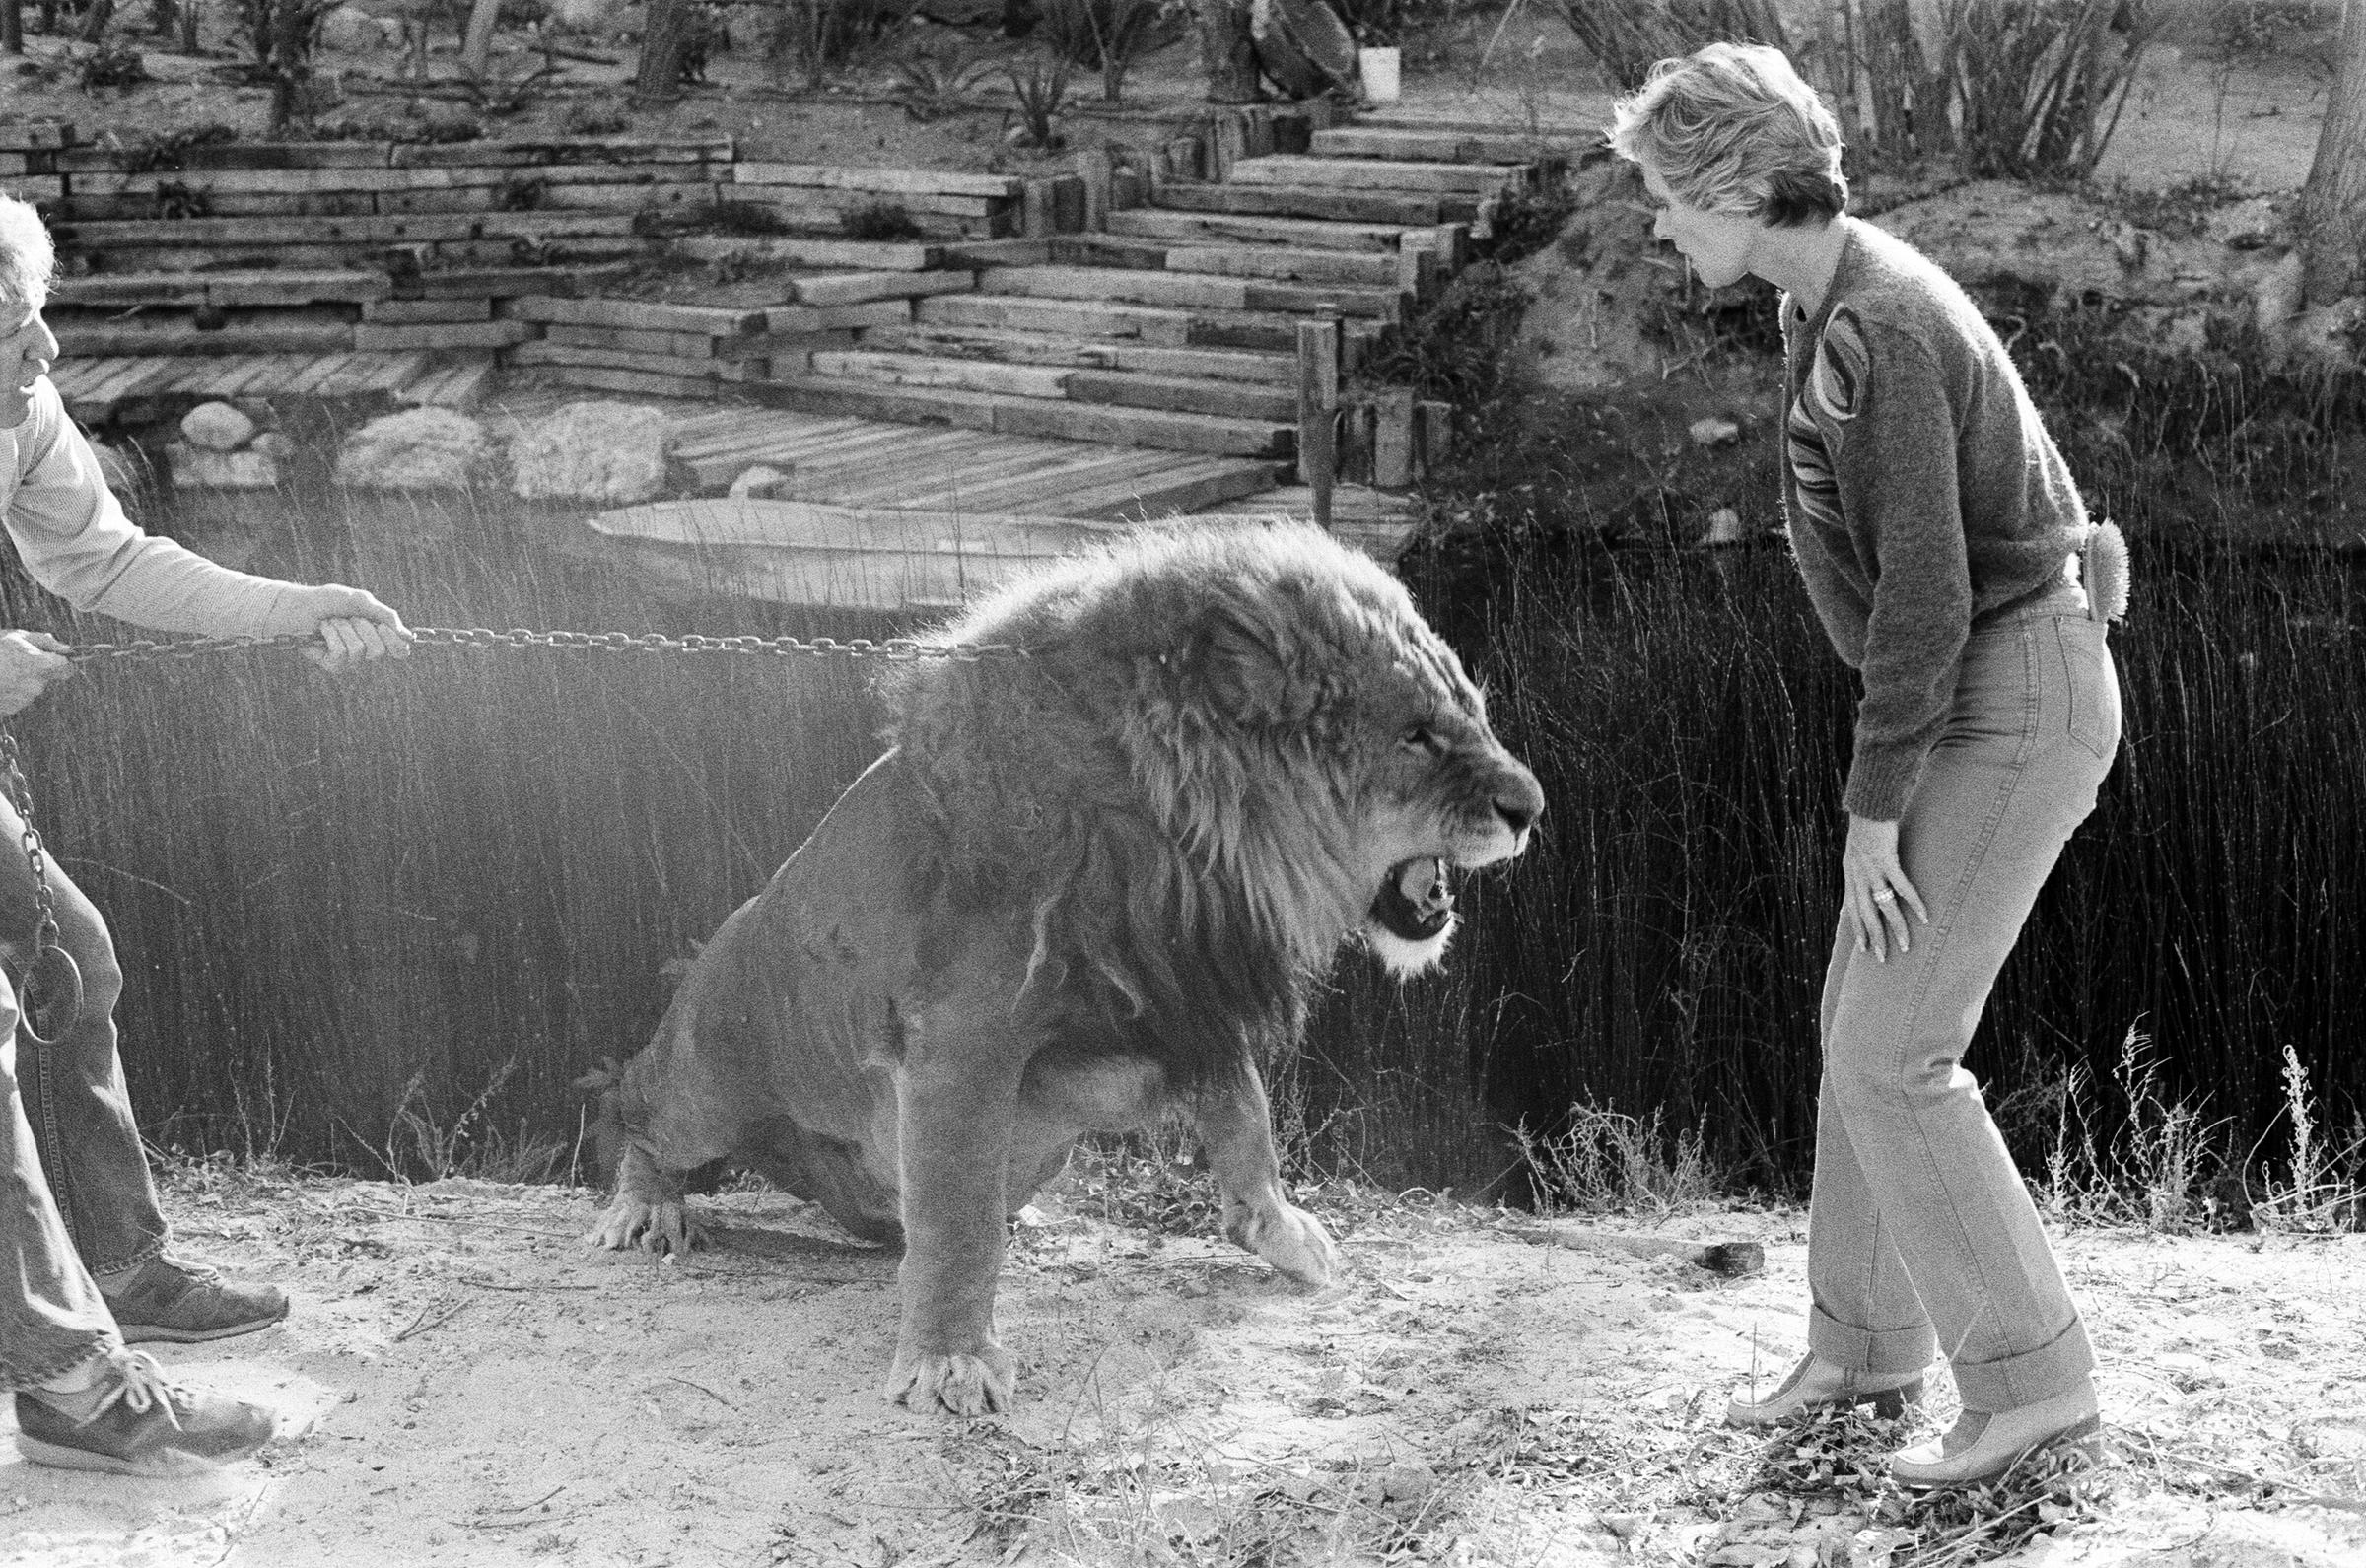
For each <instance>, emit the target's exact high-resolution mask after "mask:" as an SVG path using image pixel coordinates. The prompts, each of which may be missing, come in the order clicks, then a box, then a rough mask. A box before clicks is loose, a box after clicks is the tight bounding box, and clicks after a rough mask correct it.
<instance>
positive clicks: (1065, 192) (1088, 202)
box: [1045, 153, 1109, 235]
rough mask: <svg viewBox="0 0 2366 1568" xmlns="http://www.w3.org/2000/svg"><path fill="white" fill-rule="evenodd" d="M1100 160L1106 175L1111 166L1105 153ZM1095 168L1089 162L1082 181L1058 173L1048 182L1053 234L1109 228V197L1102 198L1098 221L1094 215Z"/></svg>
mask: <svg viewBox="0 0 2366 1568" xmlns="http://www.w3.org/2000/svg"><path fill="white" fill-rule="evenodd" d="M1098 161H1099V163H1100V167H1101V169H1102V170H1103V171H1104V172H1105V171H1106V170H1108V167H1109V166H1108V155H1107V154H1106V153H1103V154H1102V155H1100V158H1099V160H1098ZM1092 167H1093V161H1090V160H1088V161H1087V162H1086V163H1085V166H1084V168H1085V175H1084V177H1082V178H1079V177H1078V176H1077V175H1075V174H1057V175H1054V176H1053V177H1052V178H1051V179H1049V180H1047V181H1046V182H1045V183H1046V184H1048V185H1049V186H1050V187H1051V211H1052V233H1054V234H1056V235H1074V234H1081V233H1083V232H1084V231H1085V230H1087V229H1105V228H1107V227H1108V201H1107V198H1106V197H1104V198H1103V199H1102V203H1101V212H1100V214H1099V216H1098V217H1097V218H1096V217H1095V215H1094V213H1093V206H1092V191H1093V184H1092V179H1091V170H1092Z"/></svg>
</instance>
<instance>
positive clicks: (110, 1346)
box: [0, 1329, 123, 1392]
mask: <svg viewBox="0 0 2366 1568" xmlns="http://www.w3.org/2000/svg"><path fill="white" fill-rule="evenodd" d="M122 1346H123V1341H122V1340H121V1339H120V1338H118V1337H117V1336H116V1334H115V1333H114V1331H113V1330H112V1329H102V1330H101V1331H99V1332H97V1333H94V1334H93V1335H91V1340H90V1343H88V1344H86V1345H84V1346H83V1347H82V1348H81V1349H79V1350H76V1351H74V1352H72V1353H71V1354H69V1355H67V1356H66V1357H65V1358H64V1359H63V1360H60V1361H55V1362H52V1363H50V1364H48V1365H45V1366H35V1367H18V1366H16V1365H14V1364H13V1363H8V1362H0V1390H7V1391H11V1392H22V1391H24V1390H27V1389H34V1388H38V1387H39V1386H40V1385H42V1384H44V1383H46V1382H48V1381H49V1380H50V1379H51V1378H54V1377H58V1376H60V1375H61V1374H64V1373H68V1372H71V1371H73V1370H74V1369H75V1368H76V1367H79V1366H82V1365H84V1364H85V1363H87V1362H90V1361H93V1360H96V1359H97V1358H98V1357H100V1356H102V1355H104V1354H105V1353H106V1352H107V1351H109V1350H119V1349H121V1348H122Z"/></svg>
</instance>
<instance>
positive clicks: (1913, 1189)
mask: <svg viewBox="0 0 2366 1568" xmlns="http://www.w3.org/2000/svg"><path fill="white" fill-rule="evenodd" d="M2104 633H2105V625H2104V623H2103V622H2102V621H2100V620H2094V619H2090V618H2089V617H2088V615H2087V612H2086V608H2085V604H2084V600H2083V596H2082V595H2081V594H2080V593H2079V592H2078V591H2077V590H2076V589H2074V588H2072V589H2065V590H2062V591H2060V592H2057V593H2051V594H2048V595H2047V596H2046V597H2045V598H2044V599H2042V600H2040V601H2039V602H2038V603H2037V604H2035V605H2033V606H2031V607H2030V608H2028V609H2026V610H2023V611H2020V612H2018V613H2014V614H2012V615H2009V616H2008V617H2006V618H2005V619H2003V620H2001V621H1999V622H1997V623H1995V624H1992V625H1988V626H1983V627H1982V628H1980V629H1979V630H1977V631H1975V632H1974V633H1973V635H1972V638H1971V641H1970V643H1969V644H1968V645H1967V646H1966V648H1965V650H1964V655H1963V663H1962V668H1961V671H1960V673H1959V676H1958V679H1957V685H1956V694H1955V703H1954V709H1953V711H1952V713H1951V714H1950V716H1949V718H1948V722H1947V728H1946V730H1945V732H1944V733H1943V734H1942V735H1941V737H1940V739H1939V742H1938V744H1937V745H1936V747H1935V748H1933V750H1932V752H1931V755H1930V760H1929V763H1928V765H1927V767H1926V768H1925V770H1924V773H1923V776H1922V778H1921V781H1920V782H1919V783H1918V784H1916V785H1915V787H1914V794H1913V795H1912V796H1911V797H1910V798H1909V800H1908V801H1907V806H1906V812H1905V815H1904V816H1903V817H1902V818H1901V819H1900V821H1899V834H1898V836H1899V858H1900V860H1901V862H1902V863H1903V865H1904V867H1905V870H1906V874H1907V876H1908V878H1909V879H1910V880H1911V881H1912V882H1913V883H1914V888H1915V890H1916V891H1917V892H1919V893H1920V894H1921V895H1922V899H1923V902H1924V904H1925V905H1926V906H1927V908H1928V909H1929V912H1930V923H1929V924H1928V925H1923V924H1921V923H1920V922H1919V921H1914V920H1912V918H1911V917H1910V918H1909V921H1910V922H1909V930H1910V932H1911V936H1912V940H1913V943H1914V945H1913V948H1912V950H1911V951H1909V952H1905V953H1900V952H1899V951H1898V950H1897V949H1896V947H1895V945H1894V944H1893V945H1892V947H1891V949H1890V953H1889V959H1888V962H1886V963H1879V962H1876V961H1875V960H1874V958H1873V956H1872V955H1871V954H1870V953H1860V952H1858V951H1857V950H1856V939H1855V930H1854V924H1853V922H1852V921H1850V920H1846V919H1845V918H1844V919H1843V920H1842V922H1841V929H1840V932H1839V935H1838V938H1837V939H1836V940H1835V942H1834V944H1833V951H1832V963H1831V968H1830V969H1829V970H1828V971H1827V973H1826V977H1825V985H1824V1004H1823V1042H1824V1075H1823V1085H1822V1091H1821V1095H1820V1099H1819V1105H1818V1113H1817V1125H1816V1175H1815V1190H1814V1197H1813V1200H1812V1203H1811V1206H1810V1209H1809V1215H1808V1284H1809V1288H1810V1290H1811V1292H1812V1294H1813V1298H1814V1305H1813V1307H1812V1309H1811V1311H1810V1315H1809V1320H1808V1343H1809V1345H1810V1347H1811V1348H1812V1349H1813V1350H1814V1351H1815V1353H1816V1354H1817V1355H1818V1356H1819V1357H1820V1358H1821V1359H1823V1360H1824V1361H1826V1362H1828V1363H1831V1364H1833V1365H1836V1366H1841V1367H1846V1368H1851V1369H1854V1370H1858V1371H1864V1372H1874V1373H1897V1372H1907V1371H1918V1370H1920V1369H1921V1368H1922V1367H1924V1366H1926V1365H1928V1363H1929V1361H1930V1359H1931V1357H1932V1355H1933V1354H1934V1353H1939V1354H1944V1355H1946V1356H1947V1357H1948V1359H1949V1362H1950V1364H1951V1365H1952V1368H1953V1370H1954V1373H1955V1381H1956V1386H1957V1388H1958V1389H1959V1390H1960V1391H1961V1393H1962V1395H1963V1401H1964V1406H1965V1408H1967V1409H1971V1410H1986V1411H1996V1410H2007V1409H2014V1408H2017V1407H2019V1406H2021V1405H2025V1404H2033V1403H2036V1402H2038V1401H2039V1400H2042V1399H2047V1398H2053V1397H2054V1396H2056V1395H2059V1394H2065V1393H2068V1392H2071V1391H2072V1390H2074V1389H2075V1388H2077V1387H2078V1385H2079V1384H2080V1383H2081V1382H2082V1381H2083V1380H2085V1379H2086V1378H2087V1377H2088V1375H2089V1374H2091V1373H2092V1372H2093V1370H2094V1365H2095V1357H2094V1352H2093V1350H2092V1349H2091V1348H2090V1346H2089V1345H2088V1342H2087V1334H2086V1329H2085V1327H2084V1325H2083V1324H2082V1323H2081V1322H2080V1320H2079V1314H2078V1308H2077V1306H2076V1305H2075V1304H2074V1303H2073V1302H2072V1301H2071V1299H2070V1292H2069V1288H2068V1287H2067V1286H2066V1285H2065V1284H2064V1283H2063V1280H2062V1274H2061V1269H2060V1266H2059V1265H2058V1264H2057V1263H2056V1262H2055V1261H2054V1257H2053V1248H2052V1247H2051V1246H2050V1245H2049V1244H2048V1242H2047V1239H2046V1232H2045V1230H2044V1228H2043V1226H2042V1225H2041V1224H2040V1223H2039V1220H2038V1212H2037V1206H2036V1205H2035V1204H2034V1203H2033V1202H2032V1201H2031V1200H2030V1196H2029V1190H2028V1188H2027V1187H2026V1186H2024V1185H2023V1183H2022V1180H2021V1176H2020V1174H2019V1172H2017V1171H2016V1170H2015V1169H2014V1167H2013V1162H2012V1158H2011V1156H2010V1155H2008V1154H2007V1153H2006V1152H2005V1147H2004V1140H2003V1139H2002V1138H2001V1137H2000V1136H1999V1135H1998V1134H1997V1131H1996V1125H1995V1123H1994V1122H1993V1121H1991V1120H1990V1119H1989V1116H1988V1111H1987V1106H1986V1104H1985V1103H1984V1102H1983V1100H1982V1099H1981V1095H1980V1085H1979V1083H1978V1082H1977V1080H1975V1079H1974V1078H1973V1076H1972V1074H1971V1073H1969V1072H1967V1071H1965V1070H1964V1066H1963V1055H1964V1051H1965V1049H1966V1048H1967V1047H1968V1046H1969V1045H1970V1044H1971V1040H1972V1032H1973V1029H1974V1027H1975V1026H1977V1025H1978V1024H1979V1022H1980V1015H1981V1012H1982V1010H1983V1008H1984V1007H1985V1006H1986V1004H1987V998H1988V991H1989V989H1990V988H1991V987H1993V986H1994V984H1995V982H1996V976H1997V973H1998V972H1999V971H2000V970H2001V969H2002V968H2003V967H2004V960H2005V955H2006V954H2007V953H2009V952H2010V951H2011V950H2012V946H2013V943H2014V941H2015V940H2016V939H2017V938H2018V937H2019V936H2020V934H2021V926H2022V922H2023V921H2025V920H2027V919H2028V918H2029V912H2030V909H2031V907H2032V906H2033V905H2034V904H2035V903H2036V902H2037V897H2038V890H2039V889H2040V888H2041V887H2043V886H2044V885H2045V882H2046V878H2047V876H2048V874H2049V873H2050V872H2052V871H2053V865H2054V862H2055V860H2056V859H2057V858H2059V856H2060V854H2061V850H2062V846H2063V844H2064V843H2066V842H2067V841H2068V839H2069V837H2070V834H2071V831H2072V830H2073V829H2075V828H2076V827H2077V826H2078V825H2079V823H2081V822H2083V821H2084V820H2086V818H2087V816H2088V814H2089V813H2091V812H2092V811H2093V810H2094V809H2095V797H2096V791H2097V788H2098V787H2099V786H2100V785H2101V784H2102V783H2103V778H2104V775H2105V774H2106V773H2108V772H2109V771H2110V769H2111V763H2112V757H2113V754H2114V753H2115V752H2116V751H2117V750H2118V748H2119V744H2120V685H2119V678H2118V676H2117V674H2116V673H2115V672H2114V669H2113V665H2112V655H2111V649H2110V648H2109V647H2108V646H2107V644H2106V641H2105V636H2104Z"/></svg>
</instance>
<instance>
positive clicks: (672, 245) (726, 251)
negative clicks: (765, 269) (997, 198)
mask: <svg viewBox="0 0 2366 1568" xmlns="http://www.w3.org/2000/svg"><path fill="white" fill-rule="evenodd" d="M993 242H996V241H989V243H993ZM667 253H668V254H671V255H677V256H689V257H691V258H693V259H694V260H699V261H720V260H723V259H724V258H725V257H727V256H729V257H734V258H736V257H741V256H745V257H750V258H752V259H755V260H759V261H772V262H778V263H779V264H780V265H782V266H787V267H853V268H858V269H861V270H863V271H866V272H923V271H927V270H928V269H930V268H933V267H938V266H941V265H943V258H944V247H943V246H941V245H929V244H917V243H908V242H905V241H902V240H880V239H794V238H776V237H774V236H770V235H767V236H761V237H749V238H746V239H742V238H740V237H738V236H736V235H686V236H684V237H683V238H681V239H675V240H672V241H670V242H669V243H668V245H667Z"/></svg>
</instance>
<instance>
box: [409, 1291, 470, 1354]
mask: <svg viewBox="0 0 2366 1568" xmlns="http://www.w3.org/2000/svg"><path fill="white" fill-rule="evenodd" d="M467 1305H468V1303H466V1302H465V1301H454V1302H438V1301H431V1302H429V1303H428V1304H427V1305H426V1306H424V1307H422V1308H420V1309H419V1313H418V1316H416V1317H414V1318H413V1319H412V1320H411V1321H410V1322H409V1323H407V1324H405V1325H403V1327H402V1329H400V1330H399V1331H397V1332H396V1333H395V1335H394V1342H395V1343H396V1344H400V1343H402V1342H403V1341H404V1340H405V1339H410V1338H415V1337H416V1336H418V1335H420V1334H423V1333H433V1332H435V1331H436V1330H437V1329H441V1328H443V1327H444V1326H445V1325H446V1324H448V1323H450V1322H452V1319H454V1318H456V1317H458V1316H459V1315H460V1309H461V1308H463V1307H465V1306H467ZM438 1307H442V1308H443V1309H444V1310H443V1311H442V1312H437V1311H436V1309H437V1308H438ZM431 1314H432V1315H433V1316H432V1317H431V1316H430V1315H431Z"/></svg>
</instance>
